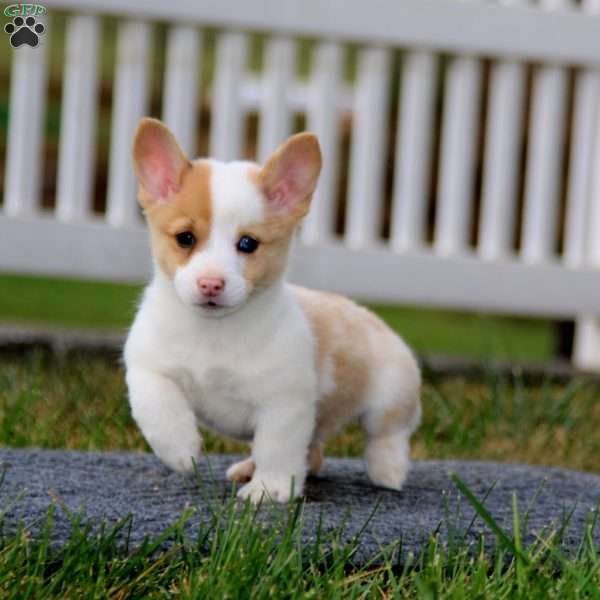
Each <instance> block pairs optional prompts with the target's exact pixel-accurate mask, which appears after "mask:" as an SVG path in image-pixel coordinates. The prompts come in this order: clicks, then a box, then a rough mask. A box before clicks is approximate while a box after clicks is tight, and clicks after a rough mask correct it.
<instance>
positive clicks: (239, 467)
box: [226, 457, 256, 483]
mask: <svg viewBox="0 0 600 600" xmlns="http://www.w3.org/2000/svg"><path fill="white" fill-rule="evenodd" d="M255 468H256V466H255V464H254V461H253V460H252V458H250V457H248V458H246V459H244V460H241V461H240V462H236V463H234V464H232V465H231V466H230V467H229V469H227V472H226V475H227V479H229V480H230V481H237V482H238V483H247V482H248V481H250V480H251V479H252V475H254V469H255Z"/></svg>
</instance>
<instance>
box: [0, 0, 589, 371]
mask: <svg viewBox="0 0 600 600" xmlns="http://www.w3.org/2000/svg"><path fill="white" fill-rule="evenodd" d="M44 4H45V6H47V7H48V9H49V11H50V13H51V14H52V13H53V12H54V11H66V12H67V13H69V15H70V16H69V18H68V22H67V35H66V42H65V53H64V66H63V70H64V71H63V90H62V100H61V102H62V114H63V118H62V120H61V130H60V145H59V161H58V170H57V173H58V175H57V193H56V200H55V207H54V209H52V210H42V209H41V208H40V177H41V175H40V174H41V169H42V164H41V158H40V157H41V155H42V148H43V141H44V140H43V130H44V127H43V122H44V115H45V97H46V81H47V56H46V55H47V49H48V47H49V43H48V42H49V36H51V35H52V31H51V28H49V29H48V31H47V33H46V34H45V38H44V44H43V45H41V46H39V47H38V48H35V49H30V48H23V47H21V48H19V49H18V50H15V51H14V52H13V58H12V74H11V84H10V109H9V131H8V140H7V154H6V178H5V183H4V202H3V205H2V207H1V209H0V270H4V271H19V272H24V271H25V272H39V273H48V274H61V275H69V276H83V277H90V278H104V279H113V280H141V279H143V278H145V277H146V276H147V275H148V272H149V259H148V250H147V241H146V235H145V231H144V228H143V223H142V221H141V218H140V216H139V212H138V209H137V206H136V202H135V192H134V181H133V173H132V168H131V163H130V147H131V138H132V133H133V130H134V127H135V125H136V122H137V121H138V119H139V118H140V117H141V116H143V115H146V114H148V112H149V105H148V101H149V77H150V75H151V72H150V65H149V61H150V56H151V53H152V50H153V43H152V40H153V37H152V36H153V31H154V29H155V28H156V27H157V25H156V24H155V22H156V21H158V22H166V23H168V24H169V29H168V35H167V47H166V57H165V72H164V77H163V82H164V89H163V95H162V115H161V116H162V118H163V119H164V120H165V121H166V123H167V124H168V125H169V126H170V127H171V128H172V129H173V130H174V131H175V133H176V134H177V136H178V137H179V139H180V140H181V142H182V146H183V147H184V148H185V149H186V150H187V151H188V152H190V153H192V154H193V153H194V151H195V148H194V140H195V139H196V131H197V130H198V126H199V124H198V114H199V110H198V105H199V102H200V97H201V94H206V93H208V95H209V97H210V105H211V109H210V115H211V117H210V118H211V127H210V145H209V147H210V154H211V155H212V156H214V157H216V158H219V159H224V160H226V159H233V158H237V157H239V156H240V155H241V152H242V146H243V142H244V140H245V131H244V126H245V123H246V119H247V116H248V114H250V113H258V116H259V121H258V122H259V126H258V141H257V148H258V149H257V158H258V159H262V158H264V157H265V156H267V155H268V154H269V152H270V151H271V150H272V149H273V148H274V147H275V146H276V145H277V144H278V143H279V142H280V141H281V140H282V139H283V138H285V137H286V136H287V135H288V134H289V133H290V132H291V131H292V122H293V117H294V115H296V114H297V113H303V114H305V116H306V128H307V129H309V130H312V131H314V132H316V133H317V134H318V135H319V138H320V140H321V144H322V147H323V152H324V157H325V163H324V165H325V166H324V171H323V175H322V178H321V181H320V184H319V188H318V191H317V194H316V198H315V202H314V205H313V209H312V212H311V214H310V215H309V217H308V220H307V222H306V224H305V226H304V228H303V230H302V233H301V243H300V244H299V246H298V248H297V253H296V254H297V258H296V260H295V262H294V265H293V269H292V277H293V278H294V279H295V280H297V281H300V282H302V283H305V284H307V285H311V286H315V287H319V288H326V289H331V290H336V291H341V292H344V293H347V294H350V295H354V296H357V297H360V298H363V299H366V300H373V301H385V302H402V303H411V304H422V305H429V306H443V307H454V308H461V309H473V310H482V311H493V312H501V313H511V314H525V315H539V316H551V317H566V318H573V317H575V318H577V323H578V326H577V335H576V350H575V356H574V360H575V362H576V363H577V364H578V365H579V366H583V367H588V368H590V367H592V368H597V367H600V234H599V232H600V0H583V1H582V3H581V5H577V6H574V5H573V4H571V3H568V2H567V1H566V0H565V1H562V0H539V1H538V2H537V4H536V5H531V4H527V3H525V2H519V1H518V0H517V1H513V2H505V3H498V2H484V1H483V0H473V1H470V2H466V1H458V0H202V2H194V1H193V0H178V1H175V0H172V1H171V2H166V1H165V0H160V1H159V0H146V1H142V0H46V1H45V3H44ZM109 15H110V16H117V17H119V18H120V19H121V20H120V24H119V25H118V34H117V51H116V64H115V66H114V68H115V71H114V82H113V97H112V98H113V99H112V119H111V132H110V162H109V174H108V194H107V204H106V211H105V213H104V214H100V215H99V214H92V210H91V207H92V181H93V178H94V170H95V165H96V161H95V147H96V144H95V140H96V139H97V137H96V136H97V114H98V110H97V107H98V86H99V69H98V62H99V58H100V57H99V54H100V48H101V42H102V35H103V18H104V17H105V16H109ZM207 29H210V30H214V29H216V30H217V43H216V57H215V65H214V80H213V81H212V84H211V86H210V89H209V90H207V82H206V81H202V73H203V72H204V71H203V69H202V68H201V65H202V64H203V63H202V61H203V51H204V50H205V44H204V43H203V42H204V38H203V36H204V34H205V31H206V30H207ZM253 32H259V33H264V34H265V35H266V36H267V38H266V42H265V46H264V66H263V69H262V71H261V72H260V73H259V74H256V73H254V74H253V73H250V72H249V70H248V66H247V55H248V35H249V33H253ZM301 38H308V39H309V40H312V42H313V45H312V61H311V68H310V74H309V77H308V78H304V79H303V78H300V77H299V76H298V75H297V73H296V71H297V69H296V53H297V40H298V39H301ZM348 44H355V45H358V56H357V66H356V74H355V77H354V78H353V80H352V81H348V80H346V79H345V78H344V77H343V70H344V64H345V63H344V61H345V56H346V54H345V53H346V49H347V45H348ZM395 65H399V69H398V68H396V69H395V68H394V67H395ZM396 77H398V78H399V81H395V80H394V79H393V78H396ZM396 83H397V84H398V90H399V92H398V99H397V100H394V103H395V105H394V106H393V105H392V103H391V98H392V94H391V93H390V90H391V89H392V88H393V86H394V84H396ZM396 103H397V104H396ZM440 105H441V110H440V109H439V107H440ZM396 109H397V112H396ZM343 115H346V117H348V116H351V146H350V157H349V161H348V171H347V175H346V174H345V173H342V174H340V170H341V169H340V165H341V164H343V163H341V162H340V161H341V160H342V156H341V145H340V129H341V123H342V116H343ZM394 115H397V116H396V122H395V124H394V125H393V127H391V128H390V123H392V118H393V116H394ZM482 123H483V125H482ZM390 129H391V130H390ZM482 139H483V140H484V142H483V143H482V142H481V140H482ZM524 140H526V142H525V141H524ZM390 147H392V148H393V151H392V152H391V153H390V152H389V151H388V150H389V148H390ZM522 148H526V152H525V156H522ZM390 156H393V164H391V162H392V161H391V160H390ZM478 164H481V165H482V166H481V168H480V169H478ZM478 170H480V171H481V173H480V174H478V173H477V171H478ZM390 171H391V173H392V174H391V175H390ZM389 177H392V178H393V185H392V186H391V190H392V191H391V192H390V193H386V189H388V188H389V186H388V188H386V181H387V180H386V178H389ZM345 180H347V194H346V196H345V221H344V225H343V232H342V234H341V235H340V234H339V231H338V232H336V215H337V211H338V208H339V207H338V206H337V198H338V197H339V195H340V189H341V188H340V186H341V185H342V183H343V182H344V181H345ZM432 181H433V182H435V189H433V190H431V189H430V187H431V182H432ZM478 182H479V183H478ZM563 190H564V193H563ZM388 191H389V189H388ZM384 220H385V221H386V222H387V223H388V225H387V230H388V233H386V235H383V234H382V232H383V230H384V226H383V222H384ZM515 232H517V235H515Z"/></svg>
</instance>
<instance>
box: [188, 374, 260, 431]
mask: <svg viewBox="0 0 600 600" xmlns="http://www.w3.org/2000/svg"><path fill="white" fill-rule="evenodd" d="M186 379H187V380H188V385H186V386H185V387H186V388H187V389H186V393H187V395H188V397H189V401H190V404H191V405H192V407H193V408H194V411H195V413H196V416H197V417H198V419H199V420H200V421H202V422H203V423H204V424H205V425H207V426H208V427H210V428H211V429H215V430H217V431H219V432H221V433H224V434H225V435H229V436H231V437H234V438H238V439H244V440H245V439H250V438H251V437H252V435H253V431H254V418H253V417H254V411H255V402H254V398H253V397H252V395H251V393H250V392H249V390H250V389H252V387H251V384H250V382H249V381H248V378H247V377H246V376H244V374H243V373H240V371H236V370H234V369H233V368H229V367H224V366H213V367H208V368H206V369H203V370H202V371H199V372H196V373H193V374H190V376H189V377H188V378H186Z"/></svg>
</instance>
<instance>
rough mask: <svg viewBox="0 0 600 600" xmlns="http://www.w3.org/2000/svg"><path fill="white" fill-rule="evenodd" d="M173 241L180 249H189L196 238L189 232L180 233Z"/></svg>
mask: <svg viewBox="0 0 600 600" xmlns="http://www.w3.org/2000/svg"><path fill="white" fill-rule="evenodd" d="M175 239H176V240H177V243H178V244H179V247H180V248H191V247H192V246H193V245H194V244H195V243H196V236H195V235H194V234H193V233H192V232H191V231H182V232H181V233H178V234H177V235H176V236H175Z"/></svg>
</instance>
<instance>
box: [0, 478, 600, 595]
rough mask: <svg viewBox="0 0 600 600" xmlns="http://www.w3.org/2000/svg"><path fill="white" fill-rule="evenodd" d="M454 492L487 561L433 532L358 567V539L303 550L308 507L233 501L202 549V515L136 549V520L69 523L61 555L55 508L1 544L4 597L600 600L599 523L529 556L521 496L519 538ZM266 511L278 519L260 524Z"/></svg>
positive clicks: (333, 534) (550, 536) (549, 538)
mask: <svg viewBox="0 0 600 600" xmlns="http://www.w3.org/2000/svg"><path fill="white" fill-rule="evenodd" d="M453 481H454V484H455V486H456V487H457V489H458V490H459V491H460V492H461V493H462V494H463V496H464V498H465V500H466V501H467V502H468V503H469V504H471V506H472V507H473V508H474V509H475V511H476V513H477V514H478V516H479V517H480V518H481V519H483V520H484V521H485V522H486V523H487V525H488V526H489V527H490V529H491V531H492V532H493V534H492V537H493V542H494V545H493V550H492V551H488V552H485V551H484V550H483V548H484V545H485V542H486V540H485V538H484V537H483V536H482V537H481V538H480V540H479V544H478V545H475V546H473V545H471V546H468V545H467V544H466V543H465V542H464V541H463V540H464V539H466V535H465V534H466V531H464V532H455V533H456V535H455V537H454V538H453V541H452V543H451V544H449V545H448V546H447V547H446V546H444V545H443V544H442V543H440V540H439V538H438V537H437V535H436V534H435V533H434V532H432V535H431V537H430V540H429V543H428V544H426V546H425V547H424V549H423V551H422V552H421V553H420V554H419V555H418V556H413V555H411V554H409V555H402V554H400V553H399V551H400V550H401V547H400V544H399V543H398V544H393V545H391V546H388V547H385V548H382V549H381V551H380V552H379V553H378V554H377V555H375V556H373V557H372V560H371V562H370V563H368V564H367V565H365V566H362V567H360V568H357V567H355V566H354V564H353V556H354V555H355V554H356V550H357V548H358V544H359V543H360V536H357V537H354V538H352V539H350V540H349V541H344V536H343V530H334V531H329V532H320V533H319V534H318V535H317V536H316V539H315V540H314V541H313V542H309V543H305V542H303V540H302V527H303V514H302V509H303V505H302V503H301V502H297V503H293V504H291V505H290V506H288V507H283V508H278V507H277V508H275V507H266V506H264V507H261V508H259V509H255V508H253V507H252V506H251V505H250V504H248V503H246V504H245V505H243V506H239V505H238V504H236V502H235V499H234V498H229V499H227V500H226V501H225V502H224V503H223V504H222V505H218V506H213V507H212V508H213V510H212V519H211V520H210V522H208V523H200V524H199V525H198V529H197V530H196V532H195V533H196V535H195V540H196V541H191V540H190V539H188V538H186V535H185V533H184V529H183V526H184V524H185V523H186V521H187V520H188V519H189V518H190V517H191V516H192V515H193V512H194V509H193V508H191V509H189V510H188V511H187V512H186V513H184V514H183V515H182V517H181V519H180V520H179V522H178V523H176V524H175V525H174V526H172V527H170V528H168V529H166V530H165V531H164V533H163V534H162V535H161V536H159V537H158V538H156V539H153V540H147V541H146V542H144V543H142V544H141V545H140V546H138V547H136V548H128V547H127V546H125V548H124V547H123V545H122V544H121V545H119V544H118V543H117V541H116V539H117V536H118V534H119V533H120V532H121V533H122V532H126V531H127V529H128V527H129V525H130V521H129V519H124V520H123V521H121V522H120V523H119V524H117V525H116V526H115V527H113V528H110V529H109V528H106V527H105V528H103V529H101V531H100V532H99V533H96V534H92V529H91V528H90V524H87V523H85V522H84V521H82V520H81V519H80V518H79V516H78V515H76V514H71V515H70V516H71V522H72V531H71V538H70V540H69V541H68V543H67V544H65V545H64V546H63V547H61V548H60V549H55V548H53V547H52V545H51V544H50V538H51V533H52V523H53V514H54V510H61V509H60V508H53V509H51V510H50V511H49V513H48V518H47V521H46V523H45V526H44V527H43V531H42V534H41V535H40V536H38V537H37V538H36V539H32V538H31V536H30V535H29V533H28V531H27V530H26V529H25V528H21V529H20V530H19V531H17V533H16V534H14V535H9V536H5V537H3V538H2V540H1V541H0V590H1V591H2V598H6V599H12V598H15V599H19V600H20V599H22V598H61V599H62V598H120V599H124V598H183V599H188V598H190V599H191V598H194V599H201V598H202V599H205V598H207V599H211V598H215V599H221V598H252V599H253V600H254V599H262V598H306V599H309V598H324V599H325V598H326V599H330V598H331V599H337V598H340V599H341V598H392V597H393V598H457V599H459V598H461V599H462V598H515V599H521V598H523V599H525V598H527V599H530V598H544V599H547V598H557V599H558V598H560V599H563V598H598V597H599V594H600V593H599V590H600V558H599V554H598V550H599V549H598V548H596V547H595V545H594V543H593V541H592V532H593V530H594V527H595V526H596V522H595V521H594V518H593V516H592V515H591V514H590V519H589V522H588V526H587V527H586V529H585V531H583V532H582V535H581V542H580V545H579V548H578V550H577V552H576V553H575V555H574V556H570V557H567V556H565V555H564V554H563V553H562V551H561V549H560V546H559V542H560V527H558V528H557V529H554V530H547V531H542V532H537V535H536V538H535V541H534V542H533V543H531V544H530V545H526V544H525V543H524V539H525V535H524V534H525V533H527V531H526V530H525V527H526V516H525V515H523V514H521V513H520V512H519V509H518V506H517V503H516V500H515V499H514V497H513V528H512V531H506V530H503V529H502V528H501V527H500V526H499V525H498V524H497V523H496V522H495V520H494V519H493V518H492V517H491V516H490V515H489V514H488V512H487V510H486V508H485V505H484V503H483V502H482V500H480V499H478V498H476V497H475V496H474V495H473V493H472V492H471V491H470V490H469V489H468V488H467V487H466V486H465V484H464V483H463V482H462V481H461V480H460V479H458V478H457V477H456V476H454V477H453ZM260 510H263V511H270V514H268V515H267V518H263V519H260V520H259V519H257V515H258V512H259V511H260ZM596 517H597V515H596ZM267 523H268V524H267ZM367 524H368V522H367V523H365V525H367ZM399 556H401V557H402V559H401V560H398V557H399Z"/></svg>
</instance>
